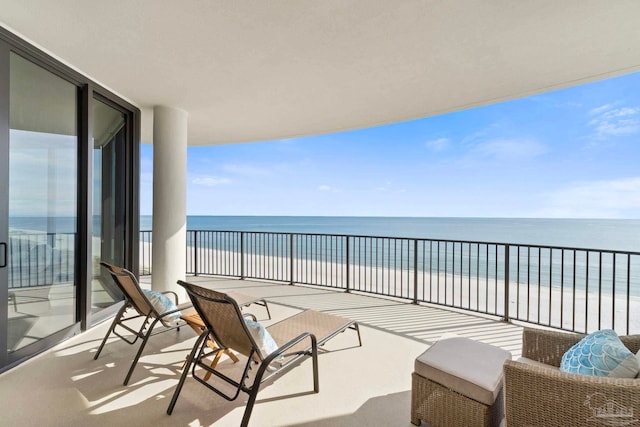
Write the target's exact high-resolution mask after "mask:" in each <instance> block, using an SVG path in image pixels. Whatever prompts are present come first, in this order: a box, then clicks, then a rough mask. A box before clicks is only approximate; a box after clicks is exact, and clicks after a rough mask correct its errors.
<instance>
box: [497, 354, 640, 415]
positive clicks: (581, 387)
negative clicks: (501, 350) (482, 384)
mask: <svg viewBox="0 0 640 427" xmlns="http://www.w3.org/2000/svg"><path fill="white" fill-rule="evenodd" d="M504 398H505V400H504V404H505V417H506V424H507V425H508V426H509V427H524V426H558V427H560V426H562V427H572V426H576V427H578V426H580V427H583V426H586V425H591V424H594V423H593V422H590V421H598V420H599V419H612V418H611V415H612V414H611V411H614V412H616V411H617V412H616V413H615V414H613V417H614V418H615V417H618V419H619V420H625V419H626V420H629V419H631V418H633V419H636V418H640V379H635V378H631V379H628V378H604V377H594V376H588V375H579V374H568V373H565V372H560V371H558V370H557V369H551V368H544V367H539V366H534V365H528V364H526V363H521V362H517V361H507V362H505V365H504ZM603 411H604V412H603ZM631 411H633V413H632V414H633V416H632V417H631V418H629V417H628V414H630V413H631ZM625 414H626V415H625ZM623 415H624V416H623ZM625 416H626V418H625ZM594 417H595V418H594ZM595 424H598V423H595Z"/></svg>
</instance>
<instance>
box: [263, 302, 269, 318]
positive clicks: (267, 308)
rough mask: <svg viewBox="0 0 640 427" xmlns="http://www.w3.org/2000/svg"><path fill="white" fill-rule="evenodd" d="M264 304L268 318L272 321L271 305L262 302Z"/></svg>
mask: <svg viewBox="0 0 640 427" xmlns="http://www.w3.org/2000/svg"><path fill="white" fill-rule="evenodd" d="M262 302H263V303H264V308H265V309H266V310H267V318H268V319H271V312H270V311H269V305H268V304H267V301H266V300H262Z"/></svg>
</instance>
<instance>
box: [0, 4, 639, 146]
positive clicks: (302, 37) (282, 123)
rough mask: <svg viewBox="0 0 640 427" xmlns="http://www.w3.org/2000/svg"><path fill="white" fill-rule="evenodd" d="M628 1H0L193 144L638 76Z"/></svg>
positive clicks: (306, 130)
mask: <svg viewBox="0 0 640 427" xmlns="http://www.w3.org/2000/svg"><path fill="white" fill-rule="evenodd" d="M638 22H640V2H639V1H635V0H627V1H624V0H619V1H607V0H598V1H594V0H565V1H557V0H538V1H512V0H485V1H478V0H456V1H452V0H431V1H426V0H425V1H418V0H414V1H402V2H398V1H388V0H354V1H344V0H322V1H317V0H300V1H277V2H275V1H246V0H234V1H213V0H212V1H203V0H199V1H197V0H183V1H175V0H136V1H130V0H109V1H97V0H92V1H88V0H58V1H50V0H1V1H0V23H2V25H3V26H5V27H7V28H8V29H10V30H12V31H14V32H16V33H18V34H20V35H21V36H23V37H25V38H26V39H27V40H29V41H31V42H32V43H34V44H36V45H37V46H39V47H41V48H43V49H44V50H46V51H48V52H49V53H51V54H53V55H54V56H56V57H57V58H59V59H61V60H62V61H63V62H65V63H67V64H69V65H71V66H73V67H74V68H76V69H77V70H79V71H81V72H82V73H84V74H86V75H88V76H90V77H91V78H93V79H95V80H96V81H98V82H100V83H101V84H103V85H104V86H106V87H107V88H109V89H111V90H113V91H114V92H116V93H118V94H120V95H121V96H123V97H124V98H126V99H128V100H129V101H130V102H132V103H133V104H135V105H138V106H139V107H141V108H142V109H143V112H144V113H145V114H144V115H143V139H144V142H151V141H150V138H151V133H150V132H151V129H150V127H151V120H147V118H148V117H149V116H148V115H146V113H148V112H149V111H150V108H152V107H153V106H154V105H167V106H173V107H179V108H182V109H184V110H186V111H188V113H189V144H190V145H205V144H221V143H235V142H246V141H259V140H268V139H280V138H291V137H296V136H303V135H312V134H319V133H327V132H333V131H341V130H348V129H357V128H363V127H369V126H374V125H380V124H386V123H392V122H398V121H404V120H410V119H415V118H421V117H426V116H432V115H437V114H442V113H446V112H450V111H456V110H461V109H466V108H470V107H475V106H479V105H484V104H489V103H493V102H497V101H501V100H507V99H512V98H518V97H522V96H526V95H530V94H535V93H540V92H545V91H548V90H552V89H555V88H562V87H567V86H571V85H575V84H579V83H584V82H589V81H593V80H598V79H602V78H606V77H610V76H616V75H620V74H625V73H629V72H633V71H638V70H640V43H638V41H639V40H640V25H638Z"/></svg>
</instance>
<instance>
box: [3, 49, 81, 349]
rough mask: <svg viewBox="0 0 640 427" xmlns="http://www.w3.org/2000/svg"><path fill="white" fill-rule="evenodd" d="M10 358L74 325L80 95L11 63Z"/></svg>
mask: <svg viewBox="0 0 640 427" xmlns="http://www.w3.org/2000/svg"><path fill="white" fill-rule="evenodd" d="M9 93H10V105H9V124H10V131H9V241H8V268H9V271H8V285H7V286H8V294H9V298H8V303H9V307H8V311H7V317H8V319H7V323H6V325H7V350H8V352H9V353H11V352H14V351H16V350H18V349H21V348H23V347H25V346H28V345H29V344H32V343H35V342H37V341H39V340H42V339H44V338H46V337H47V336H49V335H51V334H53V333H55V332H58V331H60V330H62V329H65V328H67V327H69V326H71V325H73V324H74V323H76V321H77V320H78V319H77V315H76V312H77V292H76V275H75V268H76V253H77V250H76V249H77V237H76V230H77V199H78V198H77V183H78V135H77V128H78V126H77V116H78V112H77V88H76V86H74V85H72V84H71V83H69V82H67V81H65V80H63V79H61V78H60V77H58V76H56V75H54V74H52V73H50V72H48V71H46V70H44V69H43V68H40V67H38V66H37V65H35V64H33V63H31V62H29V61H27V60H25V59H24V58H22V57H20V56H18V55H16V54H13V53H12V54H11V57H10V92H9Z"/></svg>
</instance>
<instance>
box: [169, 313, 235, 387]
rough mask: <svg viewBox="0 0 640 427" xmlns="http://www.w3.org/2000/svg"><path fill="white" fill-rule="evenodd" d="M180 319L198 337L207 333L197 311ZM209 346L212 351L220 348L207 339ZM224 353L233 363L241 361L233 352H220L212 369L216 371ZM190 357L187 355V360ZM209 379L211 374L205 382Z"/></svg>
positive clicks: (212, 363)
mask: <svg viewBox="0 0 640 427" xmlns="http://www.w3.org/2000/svg"><path fill="white" fill-rule="evenodd" d="M180 318H181V319H182V320H184V321H185V322H187V324H188V325H189V326H191V329H193V330H194V331H195V333H196V334H197V335H201V334H202V333H203V332H204V331H205V326H204V322H203V321H202V319H201V318H200V316H199V315H198V313H197V312H195V311H190V312H183V313H182V315H181V316H180ZM207 346H208V347H209V348H211V349H212V350H217V349H218V348H219V347H218V345H217V344H216V343H215V342H214V341H213V340H212V339H211V338H207ZM223 353H225V354H226V355H227V356H229V358H230V359H231V360H233V363H236V362H238V360H240V359H238V356H236V355H235V354H233V352H232V351H231V350H229V349H226V350H222V351H218V352H217V353H216V355H215V357H214V358H213V361H212V362H211V369H215V367H216V365H218V362H219V361H220V357H221V356H222V354H223ZM188 357H189V356H188V355H187V358H188ZM186 363H187V361H186V360H185V365H186ZM182 368H183V369H184V365H183V366H182ZM209 378H211V372H207V373H206V374H205V376H204V380H205V381H208V380H209Z"/></svg>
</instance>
